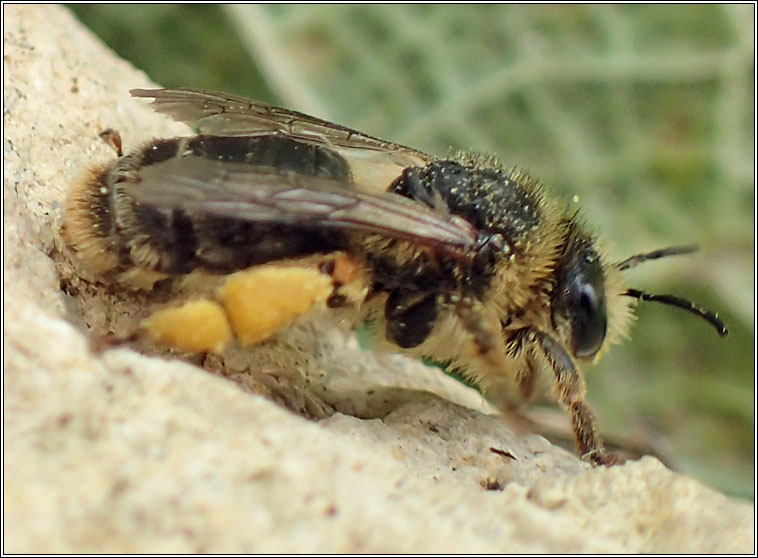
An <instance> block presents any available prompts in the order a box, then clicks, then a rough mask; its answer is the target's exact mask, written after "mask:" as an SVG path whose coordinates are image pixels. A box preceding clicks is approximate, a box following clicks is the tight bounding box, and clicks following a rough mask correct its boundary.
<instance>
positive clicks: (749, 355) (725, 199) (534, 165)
mask: <svg viewBox="0 0 758 558" xmlns="http://www.w3.org/2000/svg"><path fill="white" fill-rule="evenodd" d="M71 9H72V10H73V11H74V12H75V13H76V14H77V15H78V17H79V18H80V19H81V20H82V21H83V22H84V23H85V24H86V25H88V26H89V27H90V28H91V29H93V30H94V31H95V32H96V33H97V34H98V35H99V36H100V37H101V38H102V39H103V40H104V41H105V42H106V43H108V44H109V45H110V46H111V47H112V48H113V49H114V50H115V51H116V52H117V53H118V54H119V55H121V56H122V57H124V58H126V59H128V60H131V61H132V62H133V63H134V64H135V65H136V66H138V67H140V68H142V69H144V70H145V71H146V72H147V73H148V74H149V75H150V76H151V77H152V78H153V79H154V80H155V81H156V82H158V83H161V84H163V85H166V86H184V87H200V88H205V89H219V90H226V91H230V92H236V93H240V94H243V95H247V96H250V97H255V98H259V99H263V100H267V101H273V102H276V103H278V104H281V105H283V106H288V107H290V108H295V109H298V110H301V111H304V112H309V113H311V114H315V115H318V116H321V117H323V118H327V119H329V120H333V121H336V122H339V123H341V124H344V125H347V126H350V127H354V128H357V129H360V130H363V131H366V132H368V133H370V134H372V135H377V136H380V137H385V138H387V139H390V140H393V141H396V142H400V143H403V144H406V145H411V146H413V147H418V148H420V149H423V150H426V151H429V152H432V153H437V154H439V155H445V154H446V153H447V152H448V149H449V148H451V147H452V148H456V149H457V148H463V149H476V150H478V151H485V152H492V153H495V154H497V155H498V156H500V158H501V159H503V160H504V161H506V163H508V164H518V165H519V166H521V167H525V168H528V169H530V170H531V171H532V172H533V173H535V174H537V175H538V176H540V177H541V178H542V180H543V181H544V182H545V183H546V184H547V185H549V188H550V189H551V190H553V191H554V192H556V193H557V194H559V195H561V196H563V197H564V198H565V199H567V200H570V199H571V198H572V197H573V196H574V195H576V196H578V197H579V200H580V201H579V204H580V205H581V207H582V213H583V215H584V216H585V218H586V220H587V222H589V223H592V225H593V226H594V227H596V228H597V230H598V231H602V237H603V238H605V239H610V240H611V241H612V243H613V244H611V248H612V249H611V254H612V255H613V257H615V258H618V259H621V258H623V257H625V256H627V255H629V254H631V253H637V252H643V251H647V250H651V249H654V248H658V247H662V246H667V245H672V244H690V243H699V244H700V245H701V248H702V250H701V252H700V253H698V254H697V255H696V256H694V257H688V258H684V257H682V258H672V259H669V260H665V261H663V262H660V263H650V264H647V265H645V266H643V267H641V268H639V269H635V270H633V271H630V272H629V280H630V282H631V284H633V285H634V286H635V287H639V288H643V289H647V290H650V291H652V292H671V293H676V294H678V295H680V296H685V297H689V298H692V299H694V300H697V301H698V302H700V303H702V304H703V305H705V306H706V307H708V308H714V309H717V310H718V311H719V312H720V315H721V316H722V317H723V318H724V319H725V320H726V322H727V323H728V325H729V326H730V335H729V337H727V338H726V339H724V340H722V339H719V338H718V337H717V336H716V335H715V334H714V332H713V331H712V330H711V329H710V328H709V327H708V326H707V324H706V323H705V322H702V321H699V320H697V319H694V318H692V317H691V316H689V315H686V314H684V313H682V312H680V311H677V310H674V309H669V308H666V307H663V306H660V305H654V304H642V305H641V306H640V307H639V311H638V321H637V324H636V326H635V327H634V330H633V332H632V333H633V335H632V336H633V338H634V341H633V342H629V343H625V344H623V345H621V346H619V347H617V348H616V349H614V350H613V351H611V353H610V354H609V355H608V356H607V357H605V359H604V360H603V362H602V363H601V364H599V365H598V366H597V367H595V368H596V369H595V370H591V371H589V373H588V381H589V383H590V387H589V389H590V400H591V401H592V402H593V406H594V407H595V409H596V412H597V414H598V415H599V420H600V424H601V425H602V427H603V428H604V429H605V430H606V431H608V432H616V433H624V434H626V435H633V436H634V435H638V436H640V437H642V438H643V439H644V438H645V437H647V438H648V439H650V440H651V442H652V443H653V444H654V445H655V446H656V447H659V448H663V450H662V451H663V453H665V454H666V455H667V456H668V457H669V458H670V463H671V464H672V465H673V466H674V467H676V468H678V469H679V470H682V471H686V472H689V473H692V474H694V475H696V476H699V477H700V478H701V479H703V480H704V481H705V482H707V483H710V484H711V485H713V486H716V487H717V488H720V489H721V490H724V491H726V492H728V493H731V494H736V495H740V496H743V497H747V498H753V497H754V484H753V479H754V476H753V474H754V467H755V463H754V455H755V414H754V409H755V402H754V393H755V377H754V370H755V352H754V341H755V325H754V320H755V289H754V284H755V283H754V281H755V276H754V270H755V261H754V254H755V245H754V238H755V236H754V222H755V214H754V207H755V190H754V181H755V176H754V155H755V129H754V125H753V123H754V110H755V105H754V102H755V91H754V83H755V81H754V80H755V75H754V67H755V60H754V55H753V53H754V39H755V29H754V20H755V18H754V9H755V7H754V6H753V5H718V6H714V5H703V4H700V5H686V6H684V5H682V6H679V5H673V4H672V5H663V6H656V5H631V6H620V5H619V6H611V5H584V6H581V5H579V6H570V5H527V6H508V5H482V6H455V5H444V6H433V5H420V6H410V5H402V6H391V5H381V6H368V5H361V6H346V5H339V6H336V5H333V6H318V5H267V6H245V5H234V6H186V5H185V6H182V5H160V6H152V5H129V6H119V5H99V6H98V5H88V4H82V5H76V6H71Z"/></svg>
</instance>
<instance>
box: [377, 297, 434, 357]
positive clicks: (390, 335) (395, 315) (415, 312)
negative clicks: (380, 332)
mask: <svg viewBox="0 0 758 558" xmlns="http://www.w3.org/2000/svg"><path fill="white" fill-rule="evenodd" d="M384 313H385V316H386V320H387V339H389V340H390V341H392V342H393V343H395V344H397V345H398V346H399V347H403V348H404V349H410V348H412V347H417V346H418V345H420V344H421V343H423V342H424V341H425V340H426V338H427V337H429V334H430V333H431V332H432V329H433V328H434V323H435V322H436V320H437V316H438V315H439V306H438V304H437V295H436V294H434V293H432V294H428V293H423V292H421V293H419V292H416V291H401V290H396V291H393V292H392V293H391V294H390V296H389V298H387V303H386V305H385V310H384Z"/></svg>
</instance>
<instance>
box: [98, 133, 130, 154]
mask: <svg viewBox="0 0 758 558" xmlns="http://www.w3.org/2000/svg"><path fill="white" fill-rule="evenodd" d="M98 135H99V136H100V138H101V139H102V140H103V141H104V142H105V143H107V144H108V145H110V146H111V147H112V148H113V151H115V152H116V155H118V156H119V157H122V156H123V155H124V151H123V149H122V148H121V134H119V133H118V132H117V131H116V130H114V129H112V128H108V129H107V130H103V131H102V132H100V134H98Z"/></svg>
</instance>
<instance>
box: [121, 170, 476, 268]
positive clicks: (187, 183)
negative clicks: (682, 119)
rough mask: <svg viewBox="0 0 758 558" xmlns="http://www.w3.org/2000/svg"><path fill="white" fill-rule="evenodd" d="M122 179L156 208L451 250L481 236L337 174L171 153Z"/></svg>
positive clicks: (457, 252)
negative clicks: (347, 183) (132, 178)
mask: <svg viewBox="0 0 758 558" xmlns="http://www.w3.org/2000/svg"><path fill="white" fill-rule="evenodd" d="M139 178H140V180H139V181H138V182H134V183H128V184H125V185H124V187H125V188H126V189H127V191H128V193H129V194H130V195H131V196H132V197H134V198H135V200H136V201H138V202H139V203H142V204H145V205H148V206H151V207H155V208H158V209H182V210H185V211H188V212H191V213H200V214H207V215H214V216H217V217H228V218H233V219H240V220H245V221H250V222H268V223H278V224H284V225H292V226H295V227H297V226H301V227H309V228H324V229H343V230H353V231H357V232H361V233H371V234H378V235H381V236H383V237H386V238H393V239H399V240H407V241H411V242H414V243H416V244H419V245H423V246H428V247H431V248H434V249H436V250H438V251H440V252H444V253H447V254H450V255H453V256H462V255H463V254H464V253H465V252H467V250H468V249H469V248H470V247H471V246H472V245H473V244H474V243H475V242H476V234H475V231H474V230H473V228H472V227H471V226H470V225H469V224H468V223H467V222H466V221H463V220H462V219H460V218H457V217H455V216H449V215H443V214H441V213H437V212H435V211H433V210H431V209H428V208H426V207H424V206H423V205H421V204H418V203H416V202H413V201H412V200H409V199H407V198H403V197H402V196H398V195H395V194H389V193H387V194H377V195H372V194H367V193H364V192H357V191H353V190H349V189H345V188H344V187H343V185H342V184H341V183H340V182H339V181H336V180H332V179H328V178H319V177H310V176H304V175H302V174H296V173H284V172H277V171H276V169H272V168H271V167H260V166H253V165H247V164H242V163H228V162H218V161H213V160H209V159H204V158H198V157H188V158H173V159H169V160H168V161H165V162H162V163H159V164H154V165H150V166H148V167H145V168H143V169H141V170H140V173H139Z"/></svg>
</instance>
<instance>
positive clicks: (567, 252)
mask: <svg viewBox="0 0 758 558" xmlns="http://www.w3.org/2000/svg"><path fill="white" fill-rule="evenodd" d="M552 320H553V325H554V326H555V327H556V329H557V330H558V332H559V335H560V337H561V338H562V339H563V340H564V342H566V343H567V346H568V347H569V348H570V349H571V353H572V354H573V355H574V356H575V357H577V358H583V359H591V358H593V357H594V356H595V355H596V354H597V353H598V352H599V351H600V348H601V347H602V346H603V342H604V341H605V338H606V333H607V332H608V301H607V300H606V274H605V271H604V269H603V264H602V260H601V258H600V255H599V254H598V252H597V251H596V250H595V247H594V243H593V241H592V238H591V237H589V236H588V235H586V234H583V233H582V232H580V231H579V229H578V228H577V227H575V226H573V224H572V225H571V226H570V227H569V233H568V236H567V242H566V244H565V249H564V252H563V254H562V257H561V258H560V260H559V263H558V266H557V268H556V283H555V287H554V290H553V294H552Z"/></svg>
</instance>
